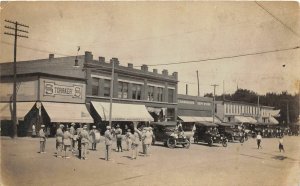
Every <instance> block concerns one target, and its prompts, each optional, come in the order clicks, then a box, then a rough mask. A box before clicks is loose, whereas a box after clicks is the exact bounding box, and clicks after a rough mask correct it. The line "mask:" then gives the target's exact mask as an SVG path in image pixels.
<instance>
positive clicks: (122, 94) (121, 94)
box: [118, 82, 128, 99]
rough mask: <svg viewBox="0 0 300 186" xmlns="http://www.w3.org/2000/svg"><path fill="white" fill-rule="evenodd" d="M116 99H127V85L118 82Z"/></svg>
mask: <svg viewBox="0 0 300 186" xmlns="http://www.w3.org/2000/svg"><path fill="white" fill-rule="evenodd" d="M118 98H123V99H127V98H128V83H126V82H119V85H118Z"/></svg>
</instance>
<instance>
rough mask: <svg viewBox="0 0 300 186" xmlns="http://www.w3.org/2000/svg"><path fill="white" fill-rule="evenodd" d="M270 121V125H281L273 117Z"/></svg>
mask: <svg viewBox="0 0 300 186" xmlns="http://www.w3.org/2000/svg"><path fill="white" fill-rule="evenodd" d="M269 121H270V124H273V125H278V124H279V122H278V121H277V119H275V118H274V117H272V116H271V117H270V118H269Z"/></svg>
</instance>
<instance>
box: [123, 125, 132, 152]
mask: <svg viewBox="0 0 300 186" xmlns="http://www.w3.org/2000/svg"><path fill="white" fill-rule="evenodd" d="M131 135H132V133H131V130H130V129H127V133H126V135H125V141H126V151H129V150H130V149H131V144H132V140H131V138H132V137H131Z"/></svg>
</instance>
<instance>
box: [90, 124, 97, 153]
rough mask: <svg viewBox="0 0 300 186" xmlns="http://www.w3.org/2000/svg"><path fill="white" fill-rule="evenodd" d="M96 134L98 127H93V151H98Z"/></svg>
mask: <svg viewBox="0 0 300 186" xmlns="http://www.w3.org/2000/svg"><path fill="white" fill-rule="evenodd" d="M96 133H97V129H96V126H95V125H93V129H92V130H91V131H90V136H91V139H92V150H96V146H97V140H96Z"/></svg>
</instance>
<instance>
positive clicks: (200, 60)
mask: <svg viewBox="0 0 300 186" xmlns="http://www.w3.org/2000/svg"><path fill="white" fill-rule="evenodd" d="M299 48H300V47H299V46H294V47H290V48H283V49H275V50H269V51H259V52H253V53H245V54H238V55H232V56H223V57H216V58H206V59H199V60H190V61H179V62H171V63H160V64H152V65H151V64H150V65H148V66H168V65H179V64H187V63H199V62H206V61H217V60H222V59H232V58H238V57H245V56H254V55H261V54H268V53H275V52H282V51H288V50H296V49H299ZM135 67H141V66H140V65H139V66H135Z"/></svg>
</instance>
